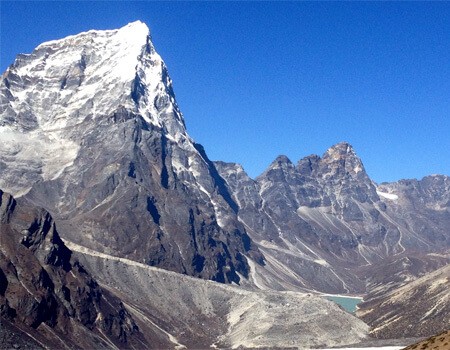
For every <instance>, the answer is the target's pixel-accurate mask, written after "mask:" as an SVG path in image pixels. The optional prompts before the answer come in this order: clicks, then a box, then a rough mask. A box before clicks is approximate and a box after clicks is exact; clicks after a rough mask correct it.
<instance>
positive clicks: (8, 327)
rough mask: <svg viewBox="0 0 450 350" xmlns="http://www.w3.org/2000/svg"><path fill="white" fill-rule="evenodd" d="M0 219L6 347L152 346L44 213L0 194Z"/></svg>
mask: <svg viewBox="0 0 450 350" xmlns="http://www.w3.org/2000/svg"><path fill="white" fill-rule="evenodd" d="M0 218H1V222H0V319H1V323H2V328H1V330H0V331H1V337H2V338H3V339H4V344H10V345H11V346H14V345H19V346H21V347H22V346H23V347H25V348H26V347H27V346H31V347H45V348H48V347H51V348H67V347H70V348H73V347H76V348H110V347H112V346H116V347H119V348H132V347H135V346H137V345H139V346H142V345H143V344H147V346H150V347H152V342H151V338H150V337H147V339H146V337H144V336H143V334H142V333H141V332H140V330H139V327H138V326H137V325H136V323H135V322H134V320H133V318H132V317H131V316H130V314H129V312H128V311H127V310H126V308H125V307H124V305H123V303H122V301H121V300H120V299H118V298H117V297H114V296H112V295H111V294H110V293H109V292H107V291H104V290H102V289H101V288H100V286H99V285H98V283H97V282H96V281H95V280H94V279H93V278H92V276H91V275H90V274H89V273H88V272H87V271H86V270H85V269H84V268H83V266H81V265H80V263H79V262H78V261H77V260H74V259H73V257H72V252H71V251H70V250H69V249H68V248H67V247H66V246H65V244H64V243H63V242H62V240H61V238H60V237H59V235H58V232H57V231H56V228H55V223H54V221H53V219H52V217H51V216H50V214H49V213H48V212H47V211H45V210H43V209H37V208H35V207H32V206H30V205H28V204H27V203H26V202H25V201H22V200H21V201H16V200H15V199H14V198H13V197H12V196H10V195H9V194H6V193H4V192H2V191H0ZM157 341H158V338H157V337H155V343H157ZM159 345H161V343H159Z"/></svg>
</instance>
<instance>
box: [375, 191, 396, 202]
mask: <svg viewBox="0 0 450 350" xmlns="http://www.w3.org/2000/svg"><path fill="white" fill-rule="evenodd" d="M377 195H379V196H380V197H383V198H386V199H390V200H392V201H395V200H397V199H398V195H396V194H394V193H387V192H381V191H378V190H377Z"/></svg>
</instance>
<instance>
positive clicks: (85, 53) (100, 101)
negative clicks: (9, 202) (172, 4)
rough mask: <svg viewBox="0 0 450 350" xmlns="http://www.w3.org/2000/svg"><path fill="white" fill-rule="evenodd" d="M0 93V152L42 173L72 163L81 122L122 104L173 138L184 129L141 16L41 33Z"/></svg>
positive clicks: (52, 174)
mask: <svg viewBox="0 0 450 350" xmlns="http://www.w3.org/2000/svg"><path fill="white" fill-rule="evenodd" d="M0 93H1V94H2V96H5V98H3V99H2V100H1V103H0V133H1V134H2V135H3V136H5V137H3V138H2V141H1V143H2V144H1V145H0V146H2V147H0V156H1V157H2V158H3V159H11V167H13V166H15V167H17V168H18V169H20V168H21V166H22V165H23V167H24V168H26V165H27V164H34V165H33V168H35V169H36V173H38V174H41V175H39V177H41V178H42V179H44V180H50V179H55V178H56V177H58V176H59V175H60V174H61V173H62V171H63V170H64V169H65V168H66V167H69V166H71V165H72V164H73V161H74V160H75V158H76V157H77V154H78V151H79V145H80V144H79V143H80V142H81V136H80V132H79V128H80V127H81V128H82V125H83V124H84V123H91V122H94V123H96V124H98V123H99V121H100V120H102V119H103V118H106V117H108V116H111V115H114V113H116V112H117V111H120V110H123V109H125V110H127V111H129V112H132V113H134V115H139V116H141V117H142V118H143V119H144V120H145V121H146V122H147V123H149V124H153V125H156V126H158V127H160V128H164V129H165V130H167V132H168V133H169V134H170V136H171V137H172V138H173V139H177V140H178V139H180V138H187V137H188V136H187V134H186V130H185V126H184V121H183V119H182V115H181V112H180V111H179V108H178V106H177V103H176V101H175V97H174V94H173V89H172V81H171V79H170V77H169V75H168V72H167V68H166V66H165V64H164V62H163V60H162V59H161V57H160V56H159V55H158V53H157V52H156V51H155V49H154V47H153V44H152V42H151V40H150V34H149V28H148V27H147V25H146V24H144V23H142V22H140V21H136V22H132V23H129V24H127V25H126V26H124V27H122V28H120V29H115V30H90V31H87V32H82V33H80V34H77V35H71V36H68V37H65V38H63V39H58V40H52V41H47V42H45V43H43V44H41V45H39V46H38V47H37V48H36V49H35V50H34V51H33V52H32V53H31V54H20V55H18V56H17V58H16V60H15V62H14V64H13V65H11V66H10V67H9V68H8V70H7V71H6V72H5V73H4V74H3V76H2V79H1V80H0ZM77 130H78V131H77ZM24 134H26V135H27V137H24ZM6 136H7V137H6ZM6 140H9V141H8V142H7V141H6ZM54 154H59V155H62V156H60V157H56V158H55V157H54V156H53V155H54ZM13 163H14V165H13ZM18 171H19V170H18ZM0 185H2V186H4V189H5V190H9V192H11V193H13V194H15V195H16V196H17V195H20V194H21V193H18V192H17V191H15V189H14V188H8V186H6V185H5V184H2V183H0Z"/></svg>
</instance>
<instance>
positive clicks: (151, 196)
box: [0, 22, 262, 283]
mask: <svg viewBox="0 0 450 350" xmlns="http://www.w3.org/2000/svg"><path fill="white" fill-rule="evenodd" d="M36 87H38V88H36ZM0 93H1V94H2V99H1V104H0V133H1V140H2V142H3V147H1V148H0V168H1V176H0V187H3V188H4V189H6V190H7V191H9V192H11V193H13V194H14V195H15V196H25V197H26V198H28V199H29V200H31V201H32V202H34V203H36V204H37V205H40V206H43V207H45V208H47V209H48V210H49V211H50V212H51V213H52V215H53V216H54V217H55V218H56V220H58V227H59V230H60V232H61V235H62V236H63V238H64V239H66V240H68V241H73V242H76V243H79V244H83V245H85V246H87V247H90V248H94V249H96V250H98V251H101V252H105V253H111V252H114V253H115V254H119V255H120V256H123V257H127V258H131V259H134V260H136V261H139V262H144V263H147V264H150V265H154V266H159V267H163V268H165V269H169V270H173V271H177V272H180V273H184V274H189V275H193V276H198V277H202V278H207V279H213V280H216V281H220V282H236V283H239V280H240V277H239V274H240V275H241V276H244V277H246V276H248V273H249V265H248V264H247V262H246V259H245V257H244V255H246V254H248V255H251V256H256V257H258V258H259V260H261V259H262V257H261V255H260V253H259V252H258V251H257V249H256V248H254V247H253V246H252V243H251V240H250V238H249V237H248V235H247V234H246V231H245V228H244V227H243V225H242V224H241V223H240V222H239V221H238V219H237V216H236V212H237V205H236V203H235V202H234V200H233V199H232V197H231V195H230V194H229V192H228V188H227V187H226V186H225V185H224V182H223V180H222V178H221V177H220V176H219V175H218V173H217V170H216V169H215V166H214V164H213V163H212V162H211V161H210V160H209V159H208V157H207V156H206V153H205V152H204V150H203V148H202V147H201V146H200V145H198V144H196V143H194V142H193V141H192V139H191V138H190V137H189V136H188V134H187V133H186V130H185V126H184V121H183V117H182V115H181V112H180V110H179V108H178V106H177V103H176V101H175V97H174V93H173V89H172V82H171V80H170V78H169V76H168V73H167V69H166V66H165V64H164V62H163V61H162V59H161V57H160V56H159V55H158V54H157V53H156V51H155V49H154V47H153V45H152V43H151V40H150V37H149V32H148V28H147V27H146V25H145V24H143V23H141V22H135V23H131V24H129V25H127V26H125V27H123V28H121V29H119V30H110V31H89V32H86V33H81V34H79V35H75V36H71V37H67V38H65V39H61V40H56V41H51V42H47V43H44V44H42V45H40V46H38V47H37V48H36V49H35V51H33V53H31V54H29V55H19V56H18V58H17V60H16V61H15V62H14V64H13V65H12V66H11V67H10V68H9V69H8V70H7V71H6V72H5V73H4V74H3V76H2V79H1V81H0Z"/></svg>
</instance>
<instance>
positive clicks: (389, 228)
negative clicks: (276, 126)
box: [216, 142, 450, 292]
mask: <svg viewBox="0 0 450 350" xmlns="http://www.w3.org/2000/svg"><path fill="white" fill-rule="evenodd" d="M216 165H217V168H218V169H219V172H220V174H221V175H222V176H223V177H224V179H225V180H226V182H227V184H228V185H229V187H230V188H231V190H232V192H233V198H234V199H235V201H236V202H237V203H239V213H238V215H239V218H240V220H241V221H242V222H243V223H244V224H245V226H246V228H247V230H248V232H249V233H250V236H251V238H252V239H253V240H254V241H255V242H256V244H257V245H258V246H259V248H260V251H261V252H263V254H264V256H265V258H266V263H267V264H266V266H265V267H256V270H257V271H259V272H258V273H257V277H256V279H258V278H259V282H260V284H263V285H265V286H267V287H269V286H270V287H271V288H273V287H275V288H280V289H285V288H294V286H297V287H300V288H311V287H312V288H314V289H318V290H322V291H327V292H364V291H365V290H366V288H367V287H368V286H372V287H374V286H375V285H377V284H383V283H384V284H386V283H388V282H394V280H395V283H400V284H401V283H402V282H405V281H408V280H410V279H411V278H415V277H417V276H420V275H421V274H423V273H426V272H427V271H432V270H433V269H435V268H437V267H439V266H442V265H443V264H445V263H446V262H447V261H448V258H446V257H445V256H442V257H439V256H435V255H432V254H433V253H435V252H440V253H445V252H448V250H449V248H450V236H449V235H448V225H449V220H450V210H449V201H448V196H449V193H450V192H449V187H448V182H449V179H450V178H448V177H446V176H431V177H426V178H424V179H423V180H421V181H416V180H411V181H408V180H402V181H400V182H398V183H393V184H382V185H379V186H377V184H375V183H374V182H373V181H372V180H371V179H370V178H369V176H368V175H367V173H366V171H365V169H364V166H363V164H362V162H361V160H360V159H359V158H358V157H357V155H356V153H355V151H354V150H353V148H352V147H351V145H349V144H348V143H345V142H343V143H340V144H337V145H335V146H333V147H331V148H330V149H329V150H327V151H326V152H325V154H324V155H323V156H322V157H319V156H316V155H312V156H308V157H306V158H303V159H301V160H300V161H299V162H298V163H297V165H294V164H293V163H292V162H291V161H290V160H289V159H288V158H287V157H285V156H280V157H278V158H277V159H276V160H275V161H274V162H273V163H272V164H271V165H270V166H269V168H268V169H267V170H266V171H265V172H264V173H263V174H261V175H260V176H259V177H258V178H257V179H256V181H253V180H251V179H250V178H248V176H247V175H246V174H245V172H244V171H243V170H242V169H241V168H240V167H239V166H238V165H236V164H226V163H223V162H218V163H217V164H216ZM391 257H394V258H393V260H397V261H400V260H401V259H412V260H415V261H416V263H415V264H411V265H409V266H410V268H409V269H408V268H405V266H404V264H401V263H398V264H394V263H393V260H389V259H387V258H391ZM385 264H387V265H386V266H388V265H389V269H390V271H391V272H392V273H391V274H389V275H386V274H384V275H383V274H377V273H376V271H377V270H378V269H379V270H380V271H382V270H383V266H384V265H385ZM394 276H395V278H394Z"/></svg>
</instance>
